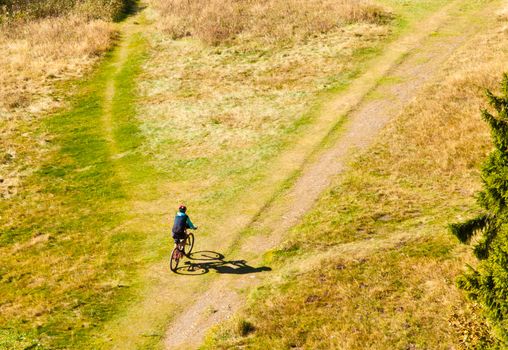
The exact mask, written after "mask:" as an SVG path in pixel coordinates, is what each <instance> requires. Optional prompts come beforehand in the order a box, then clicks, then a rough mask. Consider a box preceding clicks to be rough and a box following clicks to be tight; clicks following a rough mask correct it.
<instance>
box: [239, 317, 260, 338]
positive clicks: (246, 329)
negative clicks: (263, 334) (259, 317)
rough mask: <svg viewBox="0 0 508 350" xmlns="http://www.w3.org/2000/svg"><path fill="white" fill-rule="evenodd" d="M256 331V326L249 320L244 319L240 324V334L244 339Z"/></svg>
mask: <svg viewBox="0 0 508 350" xmlns="http://www.w3.org/2000/svg"><path fill="white" fill-rule="evenodd" d="M255 329H256V328H255V327H254V325H253V324H252V323H251V322H249V321H247V320H244V319H242V320H240V321H239V322H238V334H240V335H241V336H242V337H245V336H247V335H249V334H250V333H252V332H254V330H255Z"/></svg>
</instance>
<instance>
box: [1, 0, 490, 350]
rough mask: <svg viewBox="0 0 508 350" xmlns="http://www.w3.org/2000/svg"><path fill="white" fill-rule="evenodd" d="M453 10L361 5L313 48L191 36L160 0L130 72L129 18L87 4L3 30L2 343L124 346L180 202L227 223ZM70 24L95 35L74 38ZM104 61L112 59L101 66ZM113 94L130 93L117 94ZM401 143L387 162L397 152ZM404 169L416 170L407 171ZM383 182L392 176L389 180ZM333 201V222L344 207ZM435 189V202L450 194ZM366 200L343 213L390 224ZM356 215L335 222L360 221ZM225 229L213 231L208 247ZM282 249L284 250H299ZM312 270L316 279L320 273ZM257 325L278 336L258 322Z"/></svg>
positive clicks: (310, 38) (312, 41) (434, 4)
mask: <svg viewBox="0 0 508 350" xmlns="http://www.w3.org/2000/svg"><path fill="white" fill-rule="evenodd" d="M174 3H175V4H176V3H179V2H174ZM246 3H247V2H246ZM325 3H327V4H328V3H329V2H326V1H325ZM445 3H446V1H442V0H434V1H428V2H425V4H423V3H421V2H419V1H414V2H413V1H409V2H405V5H404V4H401V3H400V2H399V1H391V0H386V1H383V3H382V7H379V6H378V5H372V4H370V3H369V4H367V3H365V4H366V5H365V7H361V6H360V8H359V9H358V10H354V11H353V10H351V11H349V12H345V14H344V15H343V17H341V18H344V21H341V22H340V25H334V26H330V25H328V26H325V28H326V29H324V30H320V29H319V28H318V29H316V28H314V27H312V28H309V27H302V28H303V29H302V30H301V32H299V33H300V34H298V35H296V36H294V38H295V40H289V39H288V38H291V39H292V38H293V35H289V36H288V35H282V34H280V35H279V34H277V35H276V36H275V38H276V40H266V38H267V37H269V36H272V34H273V33H279V31H282V32H284V30H283V29H281V28H279V27H274V28H273V32H268V34H267V33H260V29H259V28H250V27H249V28H247V29H245V30H242V31H240V32H239V30H238V29H235V30H234V31H233V32H231V33H233V34H234V35H229V34H228V35H227V36H224V37H222V36H219V38H221V39H220V40H216V39H213V40H211V39H209V38H208V37H202V36H201V34H199V33H200V32H199V31H197V32H193V31H194V30H195V27H193V26H194V25H195V23H190V24H189V27H188V28H189V32H190V34H189V35H187V34H186V35H185V36H182V35H176V34H175V33H173V32H172V31H171V30H170V29H168V28H171V27H167V26H166V25H167V23H171V21H172V20H174V18H169V19H168V18H166V17H167V15H166V14H165V13H164V11H163V9H162V10H161V5H160V4H161V2H159V3H156V2H155V0H154V1H153V2H152V3H151V4H152V6H153V7H149V8H148V9H147V10H146V16H147V17H148V19H149V20H152V21H154V25H153V26H151V25H148V24H146V23H141V24H140V25H143V26H146V27H145V28H147V29H149V30H147V31H145V34H144V35H139V34H137V35H136V36H133V37H129V38H123V40H124V42H126V44H125V45H127V46H128V50H127V51H126V52H127V58H126V59H123V65H122V67H121V69H120V71H117V68H118V62H120V61H122V58H121V57H119V56H120V51H119V50H118V49H116V50H113V51H107V50H108V48H109V47H110V45H111V43H112V41H111V40H112V33H114V28H113V27H112V26H111V25H110V24H108V23H109V22H107V21H105V20H104V19H100V18H99V19H97V18H88V17H86V18H82V17H75V16H76V15H75V14H73V13H72V11H71V12H70V13H69V14H68V15H66V16H64V17H58V18H42V19H37V20H33V19H30V21H28V22H26V23H25V22H24V23H21V24H16V25H19V26H22V27H18V28H23V29H24V30H23V31H14V30H13V31H10V30H5V31H2V34H0V45H1V47H5V48H6V50H8V51H6V52H8V53H9V54H8V55H4V56H3V58H1V59H3V60H6V62H5V65H4V64H3V63H4V62H2V66H6V67H9V69H7V70H2V71H1V72H0V74H5V77H3V76H0V78H2V88H3V89H2V90H1V92H0V93H5V94H6V95H5V96H3V98H0V101H2V103H3V105H2V106H1V107H0V108H1V112H0V113H2V116H6V118H2V124H1V126H0V127H1V128H2V129H1V130H2V133H3V135H6V137H2V141H1V142H2V149H5V150H6V153H5V154H4V155H2V157H3V160H1V162H2V164H1V168H0V170H1V177H2V181H1V182H0V187H1V189H2V201H0V212H1V221H0V294H1V295H2V301H1V304H0V324H1V326H0V348H6V349H25V348H27V347H32V348H41V349H44V348H48V349H58V348H66V349H67V348H83V347H84V344H87V345H89V344H91V342H92V341H96V343H94V344H97V345H94V347H96V348H109V347H111V344H108V340H107V339H102V338H101V339H100V340H97V339H94V340H92V338H100V336H101V334H102V333H104V332H103V331H104V329H103V327H104V324H106V322H108V321H111V320H112V319H115V317H118V315H120V314H124V313H126V312H128V311H125V310H128V307H129V305H132V304H133V303H135V302H138V301H140V300H142V299H143V298H144V297H145V294H144V293H145V291H146V289H147V288H148V286H147V284H149V283H155V282H153V280H154V278H153V276H150V275H149V272H147V271H150V267H151V266H152V265H155V264H159V263H160V262H161V261H163V260H164V259H165V257H166V256H167V254H168V235H167V225H168V223H167V215H168V212H171V211H172V209H171V208H172V206H176V204H178V203H179V202H180V201H185V202H186V203H187V204H189V206H190V207H191V208H192V214H193V213H199V214H198V215H197V216H196V217H194V216H193V218H194V219H195V221H196V222H197V223H198V224H199V225H200V226H202V227H205V228H206V227H214V225H217V222H216V221H217V220H216V218H217V216H221V215H227V214H228V210H230V209H231V208H232V207H234V205H235V200H237V199H238V198H239V196H240V195H243V194H244V192H245V188H246V185H245V184H246V183H248V184H250V185H252V184H255V183H260V182H261V181H262V180H263V178H264V177H266V176H267V174H269V171H270V164H271V160H273V159H274V158H275V157H276V156H277V155H278V154H279V153H280V152H281V150H283V149H285V148H287V147H290V145H291V143H292V142H293V141H294V140H296V139H297V138H298V137H300V136H301V135H302V133H304V132H305V128H306V126H307V125H309V124H311V123H312V122H313V118H314V114H313V113H315V110H316V109H317V107H318V106H319V103H320V102H321V101H322V100H323V99H325V98H326V97H328V96H330V94H332V93H336V92H338V91H340V90H341V89H344V88H345V87H347V85H348V84H349V83H350V82H351V80H352V79H354V78H355V77H357V76H358V74H359V73H361V72H362V71H364V70H365V69H367V67H368V59H369V58H372V57H374V56H375V55H377V54H378V53H379V52H380V51H381V50H382V48H383V44H384V43H386V42H388V41H389V40H391V39H394V38H395V37H396V36H397V35H399V34H401V33H403V32H404V31H406V30H409V29H411V25H413V24H414V23H416V22H417V21H419V20H421V19H422V18H424V17H425V16H427V15H428V14H430V13H432V12H433V11H434V10H436V9H437V8H439V7H440V6H442V5H443V4H445ZM270 4H277V2H270ZM279 5H280V4H279ZM274 6H275V5H274ZM309 6H310V5H309ZM330 6H331V5H330ZM362 6H363V5H362ZM157 9H158V10H159V11H162V12H157ZM310 9H311V10H312V9H314V10H315V9H317V7H312V6H310ZM362 9H364V11H366V12H365V15H361V13H362V12H361V11H362ZM211 10H212V9H211ZM211 10H210V11H211ZM182 11H183V12H181V13H182V14H185V13H186V12H185V11H189V9H185V8H183V9H182ZM234 11H237V10H234ZM238 11H240V10H238ZM241 11H244V10H241ZM241 11H240V12H241ZM348 13H349V14H348ZM258 14H259V13H258ZM372 14H376V15H372ZM279 15H280V14H279ZM295 16H297V15H295ZM275 18H279V17H275ZM380 18H381V19H382V20H380ZM166 20H167V21H168V22H165V21H166ZM300 20H301V19H300ZM2 25H5V23H3V24H2ZM288 25H292V24H291V23H289V24H288ZM4 28H6V27H4ZM68 28H72V30H71V31H70V33H68V32H67V30H68ZM83 28H85V29H83ZM64 29H65V30H66V33H67V34H66V35H70V36H71V37H72V36H73V37H75V38H79V40H76V41H70V40H69V41H67V40H65V41H63V39H62V33H63V31H64ZM271 30H272V29H271ZM34 33H42V37H41V38H45V40H41V38H39V40H37V38H35V34H34ZM45 33H47V34H45ZM175 37H182V38H180V39H179V40H174V39H173V38H175ZM213 37H214V38H215V37H216V36H213ZM72 43H74V44H72ZM76 43H78V44H76ZM104 53H106V54H105V55H104ZM101 55H104V56H101ZM99 57H104V58H103V60H102V63H100V64H98V65H96V66H95V67H96V69H95V70H94V71H93V73H91V71H90V67H92V66H93V65H94V63H95V62H97V60H98V58H99ZM19 67H24V69H25V70H22V71H21V72H19V71H20V69H19ZM83 75H85V76H86V78H84V79H82V80H80V81H77V82H76V81H75V82H72V83H69V79H75V78H79V77H82V76H83ZM55 81H56V82H55ZM112 81H113V85H111V82H112ZM490 81H491V80H489V82H490ZM20 82H26V83H20ZM111 86H113V88H114V94H113V97H111V96H109V97H108V89H109V88H110V87H111ZM465 86H466V87H467V86H469V85H465ZM4 87H5V89H4ZM467 91H470V90H467ZM475 96H476V95H475ZM108 98H112V100H111V101H109V100H108ZM108 101H109V102H108ZM62 106H63V107H62ZM471 106H473V104H472V102H471ZM56 108H60V110H59V111H58V112H54V111H55V109H56ZM415 108H416V107H415ZM472 108H474V107H472ZM49 111H51V112H52V113H51V115H50V116H48V113H49ZM414 113H415V114H417V113H416V111H414ZM105 115H109V116H110V117H111V120H110V121H109V122H108V121H105V118H104V116H105ZM108 123H110V124H111V125H109V124H108ZM438 124H439V123H438ZM108 125H109V127H108ZM439 125H440V124H439ZM400 127H401V126H400ZM402 135H405V134H404V133H402ZM400 142H402V141H400ZM401 144H402V143H401ZM383 149H384V153H383V154H384V155H383V157H384V158H380V159H379V162H381V159H384V160H386V159H387V158H388V157H389V152H388V150H387V149H385V148H383ZM394 150H397V148H394ZM482 150H483V151H485V147H484V148H479V149H478V152H479V153H480V154H483V153H482V152H483V151H482ZM401 152H402V150H401ZM398 156H400V154H399V155H398ZM478 158H479V156H478V155H477V156H476V157H473V158H472V160H471V162H472V163H471V164H476V163H477V162H478ZM381 167H382V166H381V165H380V166H379V168H381ZM399 168H400V169H399V171H400V174H402V171H403V169H405V168H404V166H403V164H400V167H399ZM154 169H157V170H154ZM359 171H361V169H360V168H358V172H359ZM369 173H370V172H369ZM467 174H470V172H468V173H467ZM436 176H437V175H436ZM469 176H470V175H469ZM387 178H388V179H390V176H388V177H385V179H387ZM381 179H383V177H382V176H377V175H375V174H374V175H372V178H371V181H374V180H379V181H380V180H381ZM468 179H469V180H471V178H470V177H469V178H468ZM350 181H351V183H352V185H354V184H356V186H357V189H358V191H359V192H358V193H359V195H355V196H351V197H350V201H353V202H354V201H356V200H358V198H360V200H362V199H361V198H364V199H363V200H365V203H367V199H368V198H370V194H367V193H366V192H363V194H362V195H363V197H362V195H360V194H361V188H362V186H363V184H362V182H361V181H360V178H358V177H355V176H354V175H352V177H351V180H350ZM429 181H430V180H429ZM429 183H430V182H429ZM385 186H392V184H391V183H390V182H387V183H386V184H385ZM408 186H409V185H408ZM422 186H423V185H422ZM405 190H406V191H409V190H408V189H405ZM339 191H340V188H339V189H337V190H336V193H339ZM387 191H388V190H387ZM401 191H402V190H401ZM409 192H410V191H409ZM389 193H391V192H389ZM446 193H448V192H446ZM469 193H470V192H467V194H469ZM252 196H256V194H252ZM329 196H331V198H329V199H326V202H327V203H328V204H327V205H330V209H329V210H328V211H326V210H324V213H325V214H326V215H328V217H326V216H325V215H323V213H322V216H321V219H322V220H323V221H322V225H324V226H326V225H327V224H326V221H325V220H327V219H329V218H331V219H333V217H334V215H336V211H335V209H334V208H332V206H333V203H334V200H333V195H332V194H330V195H329ZM409 197H411V196H410V195H409ZM433 198H434V197H430V199H428V200H429V201H430V202H431V203H434V202H432V199H433ZM158 201H159V202H158ZM323 201H325V199H323ZM463 201H464V203H466V204H467V205H469V203H470V202H469V201H467V200H466V199H463ZM335 202H336V201H335ZM147 203H151V204H150V207H149V208H148V209H147ZM159 203H164V204H165V205H166V204H167V207H166V206H164V207H162V208H161V207H160V204H159ZM365 203H363V204H362V203H358V204H357V205H356V206H352V207H353V208H358V209H357V210H356V211H355V212H354V213H353V212H352V213H349V214H344V213H340V211H339V213H340V215H348V216H350V217H351V220H353V219H354V218H357V219H354V220H359V222H362V221H367V222H368V223H369V225H374V226H375V225H377V224H373V223H370V221H369V220H368V219H366V218H365V216H367V217H368V216H369V215H371V214H372V213H370V214H369V213H368V212H367V209H366V208H367V207H362V205H364V204H365ZM390 203H391V202H390ZM425 203H426V204H428V202H425ZM461 203H462V202H461ZM415 205H416V204H415ZM322 207H324V206H323V205H322ZM348 208H350V207H349V206H348ZM362 208H363V209H362ZM386 208H387V210H388V209H389V206H388V204H386ZM347 210H350V209H347ZM362 210H363V211H362ZM361 213H363V214H361ZM362 215H363V217H362ZM393 215H394V214H393ZM407 215H409V214H407ZM342 217H343V216H340V217H339V218H335V219H334V220H333V221H332V222H337V225H338V226H337V227H343V226H340V225H343V223H340V222H341V221H340V220H341V219H340V218H342ZM386 225H387V227H388V226H390V224H389V223H387V224H386ZM394 226H395V225H393V224H392V225H391V226H390V227H392V228H393V227H394ZM311 227H312V228H314V227H315V225H314V224H304V225H303V226H301V227H300V228H298V230H301V231H302V232H304V233H305V232H309V233H308V235H305V234H304V233H303V234H300V233H298V234H295V237H299V238H298V240H297V239H296V238H295V239H293V240H292V241H289V242H290V243H288V244H289V246H288V247H289V248H288V251H290V252H291V251H295V252H296V253H295V254H300V253H298V252H299V250H298V249H296V248H294V247H302V246H306V247H307V246H308V247H313V248H312V249H314V247H315V246H316V242H313V241H312V240H311V239H308V240H306V241H305V242H304V243H302V242H300V241H299V239H301V238H302V237H309V238H310V237H312V236H313V235H312V234H311V233H310V229H311ZM349 227H351V225H349ZM339 231H340V229H339V228H335V232H339ZM366 234H367V233H366ZM213 235H214V234H213V232H212V231H211V230H208V231H207V230H204V232H202V233H200V239H202V240H203V241H206V240H211V239H212V236H213ZM339 236H340V235H338V234H337V237H339ZM213 239H214V240H215V241H218V240H220V237H215V238H213ZM351 239H352V238H351ZM339 241H340V239H339V238H337V242H335V243H338V242H339ZM450 244H451V243H450ZM279 255H281V258H280V259H284V256H285V255H287V253H284V250H282V251H281V252H280V253H279ZM277 261H278V260H277ZM281 264H282V260H281ZM461 264H462V260H460V261H458V262H457V264H456V265H454V266H455V267H456V268H458V267H457V266H459V267H460V266H461ZM355 268H356V267H355ZM358 268H361V267H358ZM402 268H405V266H402V267H401V269H402ZM336 271H339V272H340V271H342V270H333V273H335V272H336ZM311 273H312V272H309V275H305V276H307V277H309V278H310V279H312V276H311ZM369 273H370V274H373V270H366V271H365V274H366V275H368V274H369ZM330 278H331V277H330ZM344 278H345V277H344ZM345 280H346V279H345ZM297 282H298V281H295V280H293V285H292V286H293V287H294V288H296V286H298V283H297ZM288 286H290V285H288ZM290 287H291V286H290ZM290 287H288V288H290ZM284 288H285V287H284ZM288 290H289V289H288ZM288 305H290V304H288ZM288 311H289V309H288ZM158 312H160V313H164V312H165V311H164V310H158ZM254 325H255V327H256V329H258V328H259V329H261V328H260V327H261V325H260V324H259V323H258V322H257V321H256V322H255V323H254ZM159 326H160V325H159ZM267 329H270V326H269V325H267ZM259 334H261V333H259V332H257V333H255V335H259ZM121 335H122V334H121V332H119V333H118V334H117V336H118V337H120V336H121ZM289 336H290V335H289V334H288V337H289ZM153 339H154V340H151V339H150V338H149V337H147V339H145V340H144V341H145V343H146V344H148V345H146V347H147V348H154V346H155V345H154V342H156V341H157V340H158V338H157V337H154V338H153ZM249 339H250V338H249ZM252 339H255V338H252ZM228 341H229V340H228ZM234 341H236V340H234ZM242 341H243V340H242Z"/></svg>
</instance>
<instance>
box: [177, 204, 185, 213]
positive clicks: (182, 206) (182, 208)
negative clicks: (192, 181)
mask: <svg viewBox="0 0 508 350" xmlns="http://www.w3.org/2000/svg"><path fill="white" fill-rule="evenodd" d="M178 211H181V212H182V213H185V212H186V211H187V207H186V206H185V205H183V204H182V205H181V206H179V207H178Z"/></svg>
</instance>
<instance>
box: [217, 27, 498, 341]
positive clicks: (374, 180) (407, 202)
mask: <svg viewBox="0 0 508 350" xmlns="http://www.w3.org/2000/svg"><path fill="white" fill-rule="evenodd" d="M500 18H501V17H500ZM505 24H506V22H504V20H503V19H502V18H501V20H500V21H498V22H497V23H493V24H491V26H490V28H491V29H490V30H489V31H487V32H485V33H482V34H478V35H477V36H476V37H475V38H474V39H473V40H471V41H469V42H468V43H467V45H465V46H464V47H462V48H460V49H459V50H458V51H457V52H456V53H455V54H454V55H453V56H452V57H451V58H450V59H449V60H448V61H447V62H446V64H445V65H444V67H443V70H442V71H441V72H440V73H439V75H438V76H437V79H436V81H435V83H433V84H432V85H431V86H429V87H428V88H426V89H425V90H424V91H423V92H422V94H421V95H419V96H418V98H417V99H416V100H415V101H414V102H413V103H412V104H411V105H410V106H409V107H408V108H406V109H405V110H404V111H402V113H401V114H400V116H399V117H398V118H397V120H396V121H394V122H393V123H392V124H391V125H390V126H389V127H388V128H387V129H386V130H385V131H384V132H383V135H382V136H381V138H380V140H379V142H378V144H377V145H376V146H375V147H373V148H372V149H371V150H370V152H369V153H368V154H367V155H365V156H363V157H361V158H360V159H358V160H357V161H356V162H355V163H354V166H353V169H352V170H351V172H350V173H349V174H348V175H347V176H346V177H345V178H344V179H342V180H343V182H341V184H339V185H336V186H334V187H333V189H332V190H331V191H330V192H329V193H327V194H325V195H324V196H323V198H322V199H321V200H320V201H319V203H318V204H317V205H316V206H317V207H318V208H319V210H316V211H314V212H312V213H311V214H310V215H309V216H308V217H307V218H306V220H305V222H304V223H303V224H302V225H300V226H299V227H297V228H295V230H294V232H293V234H292V237H291V238H290V239H289V240H288V242H286V244H285V245H284V247H283V249H281V250H280V251H279V252H278V254H280V255H281V256H282V258H277V259H282V260H280V261H279V262H278V263H276V265H275V267H274V269H276V268H278V267H279V268H280V269H281V270H282V271H281V273H280V274H277V275H276V276H274V277H273V278H272V279H271V280H270V281H269V283H267V284H266V285H265V286H263V287H261V288H260V289H259V290H258V291H257V292H256V293H255V294H254V296H253V298H254V299H253V300H251V302H250V303H249V306H248V307H247V309H246V310H245V311H244V312H242V313H241V314H240V315H239V316H238V318H237V320H235V321H231V322H230V323H229V324H226V325H224V326H222V327H221V328H220V329H218V330H217V331H216V333H215V335H214V336H212V337H211V338H210V339H209V343H208V346H209V348H213V349H217V348H232V347H240V346H242V347H246V348H263V347H264V346H267V345H268V344H270V347H271V348H275V349H285V348H289V347H296V348H304V349H332V348H333V349H365V348H369V349H394V348H396V349H450V348H463V349H477V348H480V343H481V342H482V341H486V342H489V341H491V339H489V338H490V335H489V334H488V330H487V329H486V325H485V321H484V320H483V319H482V318H481V317H480V316H479V315H478V310H476V309H475V308H474V307H470V306H468V303H467V302H466V301H465V299H464V297H463V295H462V294H461V293H460V291H459V290H458V289H457V288H456V287H455V286H454V279H455V276H457V275H458V274H459V273H460V272H461V270H462V269H463V268H464V265H465V264H466V263H471V264H473V263H474V258H473V257H472V254H471V252H470V250H469V248H468V247H465V246H462V245H460V244H459V243H458V242H456V240H455V239H454V238H453V237H452V236H451V234H450V233H448V232H447V229H446V225H447V224H448V223H450V222H454V221H457V220H460V218H461V217H468V215H469V214H470V213H471V212H474V211H476V210H478V209H477V207H476V205H475V203H474V198H473V196H472V195H473V194H474V193H475V192H476V191H477V190H479V189H480V178H479V171H478V169H479V166H480V164H481V163H482V161H483V160H484V159H485V157H486V155H487V153H488V152H489V150H490V148H491V144H490V137H489V132H488V128H487V125H485V123H484V122H483V121H482V120H481V117H480V113H479V109H480V107H481V106H484V105H485V99H484V95H483V89H484V88H489V89H492V90H494V91H497V90H498V89H499V86H498V83H499V81H500V78H501V73H502V72H504V71H506V69H507V66H506V62H507V60H508V40H507V35H508V33H507V32H506V30H505V29H504V26H505ZM438 35H439V34H438ZM324 237H326V239H324ZM298 248H300V250H298ZM302 248H304V249H302ZM326 249H331V250H330V252H329V253H327V252H326ZM323 250H325V252H324V255H323V259H321V263H319V264H317V265H316V264H315V261H316V260H319V259H318V258H316V255H317V254H319V253H320V252H323ZM299 252H307V253H309V252H311V253H312V256H311V259H310V260H302V259H303V258H304V257H307V258H308V256H303V257H302V255H301V254H300V253H299ZM293 254H297V256H296V257H294V258H292V257H291V256H292V255H293ZM276 256H279V255H277V254H276ZM286 256H287V257H286ZM285 257H286V258H285ZM276 261H277V260H276ZM279 264H280V265H279ZM306 264H311V266H310V267H309V266H307V265H306ZM295 271H297V272H295ZM238 320H240V322H242V321H243V322H245V320H246V321H248V322H250V323H251V324H252V326H253V327H254V332H252V333H250V334H249V335H248V336H245V334H241V332H238V330H237V322H238Z"/></svg>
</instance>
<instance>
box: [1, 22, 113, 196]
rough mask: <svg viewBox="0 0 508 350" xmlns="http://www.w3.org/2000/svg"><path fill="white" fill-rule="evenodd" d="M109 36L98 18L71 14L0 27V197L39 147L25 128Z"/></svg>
mask: <svg viewBox="0 0 508 350" xmlns="http://www.w3.org/2000/svg"><path fill="white" fill-rule="evenodd" d="M113 32H114V30H113V27H112V26H111V25H110V24H109V23H108V22H106V21H104V20H88V19H87V18H85V17H83V16H79V15H76V14H72V15H68V16H62V17H55V18H44V19H39V20H34V21H17V22H9V23H4V24H3V25H2V27H1V30H0V51H1V52H2V55H1V56H0V67H2V69H0V82H1V86H0V134H2V138H1V139H0V150H1V151H0V197H9V196H12V195H13V194H15V193H16V188H17V185H18V182H19V179H20V176H21V175H22V173H20V171H21V170H20V167H21V166H22V165H23V164H24V166H23V168H24V170H23V171H22V172H24V173H26V172H27V171H29V170H30V168H31V166H32V160H33V159H30V157H36V155H35V153H36V152H37V151H38V150H40V148H41V145H42V144H41V143H44V140H35V139H34V137H35V136H33V134H32V133H33V131H34V130H33V129H34V128H30V127H28V124H29V123H31V122H32V121H33V120H34V119H36V118H37V117H39V116H41V115H43V114H44V113H45V112H47V111H49V110H52V109H54V108H55V107H58V106H59V105H60V101H58V98H56V97H55V96H53V92H54V87H55V83H56V82H58V81H64V80H68V79H72V78H77V77H80V76H82V75H83V74H84V73H85V72H86V71H87V69H89V68H90V67H91V66H92V65H93V63H94V62H96V61H97V59H98V58H99V56H100V54H101V53H103V52H105V51H106V50H107V49H108V48H109V47H110V45H111V39H112V34H113ZM27 157H28V158H27ZM32 170H33V169H32Z"/></svg>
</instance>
